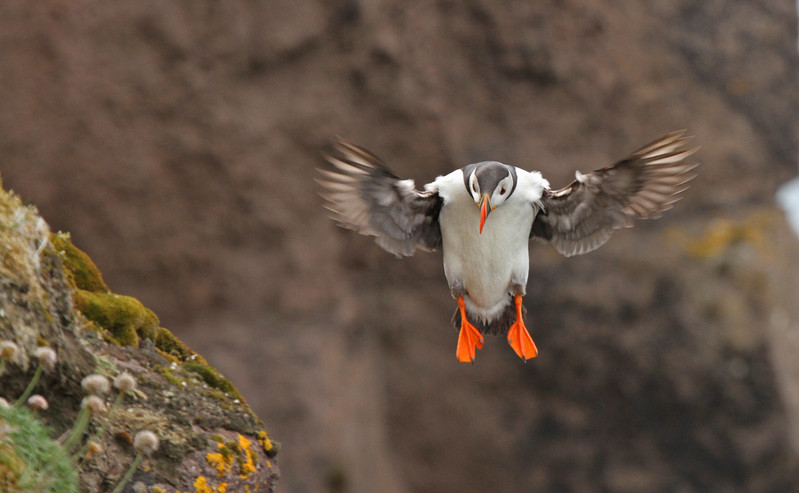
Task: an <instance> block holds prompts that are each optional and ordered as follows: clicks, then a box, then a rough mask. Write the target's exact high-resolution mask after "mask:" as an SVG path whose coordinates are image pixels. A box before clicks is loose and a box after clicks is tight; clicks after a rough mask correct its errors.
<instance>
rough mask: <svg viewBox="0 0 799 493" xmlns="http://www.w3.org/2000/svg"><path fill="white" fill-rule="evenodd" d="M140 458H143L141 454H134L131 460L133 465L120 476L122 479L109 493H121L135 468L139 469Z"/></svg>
mask: <svg viewBox="0 0 799 493" xmlns="http://www.w3.org/2000/svg"><path fill="white" fill-rule="evenodd" d="M142 457H144V456H143V455H142V454H136V458H135V459H134V460H133V464H131V465H130V469H128V472H126V473H125V475H124V476H122V479H121V480H120V481H119V484H118V485H117V487H116V488H114V491H112V492H111V493H119V492H120V491H122V488H124V487H125V485H126V484H128V481H130V478H131V477H133V473H134V472H136V468H137V467H139V463H141V460H142Z"/></svg>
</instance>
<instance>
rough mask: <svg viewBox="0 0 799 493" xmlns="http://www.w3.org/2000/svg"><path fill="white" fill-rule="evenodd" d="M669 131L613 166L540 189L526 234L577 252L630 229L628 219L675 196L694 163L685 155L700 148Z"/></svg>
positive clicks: (656, 210) (661, 207)
mask: <svg viewBox="0 0 799 493" xmlns="http://www.w3.org/2000/svg"><path fill="white" fill-rule="evenodd" d="M684 134H685V130H680V131H677V132H671V133H669V134H667V135H665V136H663V137H661V138H660V139H658V140H656V141H654V142H652V143H650V144H648V145H646V146H644V147H642V148H641V149H639V150H637V151H635V152H634V153H632V155H631V156H630V157H628V158H627V159H625V160H623V161H620V162H618V163H616V164H615V165H613V166H609V167H607V168H602V169H599V170H597V171H594V172H593V173H589V174H587V175H583V174H580V172H579V171H578V172H577V180H575V181H574V182H572V183H571V184H570V185H568V186H567V187H565V188H561V189H560V190H554V191H553V190H544V195H543V197H542V198H541V205H542V211H541V212H540V213H539V214H538V215H537V216H536V218H535V221H534V222H533V229H532V231H531V233H530V237H531V238H537V239H539V240H543V241H546V242H550V243H552V245H553V246H554V247H555V248H556V249H557V250H558V251H559V252H560V253H562V254H563V255H566V256H567V257H570V256H572V255H581V254H583V253H588V252H590V251H591V250H594V249H596V248H599V247H600V246H602V245H603V244H604V243H605V242H606V241H608V239H609V238H610V236H611V235H612V234H613V230H615V229H618V228H622V227H624V228H629V227H631V226H632V225H633V219H635V218H639V219H654V218H657V217H660V214H661V213H662V212H663V211H666V210H668V209H671V207H672V205H673V204H674V203H675V202H677V201H678V200H680V199H681V198H682V197H681V195H680V194H681V193H682V192H683V191H685V189H687V188H688V185H687V183H688V182H689V181H691V180H692V179H694V177H695V176H696V174H694V173H691V172H690V171H691V170H692V169H694V168H695V167H697V166H698V165H699V163H691V162H686V161H685V159H686V158H688V157H689V156H690V155H691V154H693V153H694V152H696V151H697V150H698V149H699V148H698V147H695V148H690V149H685V148H684V146H685V145H686V144H687V143H688V142H690V140H691V138H692V137H685V136H684Z"/></svg>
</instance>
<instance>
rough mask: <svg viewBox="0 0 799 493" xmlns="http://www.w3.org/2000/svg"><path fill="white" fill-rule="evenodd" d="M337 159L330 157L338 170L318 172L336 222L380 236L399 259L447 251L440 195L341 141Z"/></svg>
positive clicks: (333, 156) (337, 149)
mask: <svg viewBox="0 0 799 493" xmlns="http://www.w3.org/2000/svg"><path fill="white" fill-rule="evenodd" d="M333 148H334V152H335V154H330V155H327V156H325V158H326V159H327V161H328V162H329V163H330V164H331V165H333V167H334V168H335V169H334V170H325V169H320V170H318V171H319V172H320V174H321V175H322V177H323V178H322V179H317V180H316V181H317V182H318V183H319V184H320V185H321V186H322V189H323V190H322V192H320V195H321V196H322V198H324V199H325V200H326V201H327V202H328V204H327V205H326V206H325V208H326V209H327V210H329V211H330V212H331V213H332V214H331V218H332V219H333V220H335V221H336V222H337V223H338V224H339V225H340V226H342V227H345V228H348V229H353V230H355V231H358V232H359V233H361V234H364V235H368V236H374V237H375V240H376V241H377V243H378V244H379V245H380V246H381V247H383V248H384V249H385V250H387V251H389V252H391V253H393V254H394V255H397V256H398V257H400V256H409V255H412V254H413V252H414V251H415V250H416V249H417V248H420V249H423V250H437V249H439V248H441V228H440V226H439V224H438V215H439V212H440V211H441V205H442V203H443V200H442V198H441V197H440V196H439V195H438V193H436V192H428V191H419V190H416V189H415V188H414V184H413V181H412V180H402V179H400V178H399V177H398V176H396V175H395V174H394V173H392V172H391V171H390V170H389V169H388V168H386V166H385V165H384V164H383V162H382V161H381V160H380V159H379V158H377V157H376V156H375V155H373V154H372V153H370V152H369V151H367V150H366V149H363V148H361V147H358V146H356V145H355V144H352V143H350V142H346V141H344V140H339V141H337V142H335V143H334V145H333Z"/></svg>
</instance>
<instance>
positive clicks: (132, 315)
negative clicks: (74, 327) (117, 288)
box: [75, 289, 160, 347]
mask: <svg viewBox="0 0 799 493" xmlns="http://www.w3.org/2000/svg"><path fill="white" fill-rule="evenodd" d="M75 306H76V308H77V309H78V310H80V311H81V313H83V315H84V316H85V317H86V318H88V319H89V320H91V321H92V322H94V323H96V324H97V325H99V326H101V327H103V328H104V329H105V330H107V331H108V332H109V333H110V334H111V336H112V337H113V338H114V340H115V341H116V342H117V343H118V344H120V345H122V346H133V347H138V346H139V339H140V338H141V339H150V340H152V341H156V340H157V335H158V329H159V327H158V326H159V323H160V322H159V320H158V317H157V316H156V315H155V313H153V311H152V310H150V309H149V308H147V307H145V306H144V305H142V304H141V302H140V301H139V300H137V299H136V298H132V297H130V296H123V295H120V294H114V293H102V292H91V291H87V290H84V289H77V290H75Z"/></svg>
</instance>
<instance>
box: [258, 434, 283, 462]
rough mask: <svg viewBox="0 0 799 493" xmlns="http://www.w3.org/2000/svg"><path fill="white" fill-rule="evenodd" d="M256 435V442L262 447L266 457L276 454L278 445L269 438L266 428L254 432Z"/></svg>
mask: <svg viewBox="0 0 799 493" xmlns="http://www.w3.org/2000/svg"><path fill="white" fill-rule="evenodd" d="M256 437H258V443H259V444H261V447H263V449H264V452H265V453H266V456H267V457H270V458H271V457H274V456H276V455H277V452H278V449H279V447H278V446H277V445H276V442H273V441H272V440H270V439H269V434H268V433H267V432H266V430H261V431H259V432H258V433H256Z"/></svg>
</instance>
